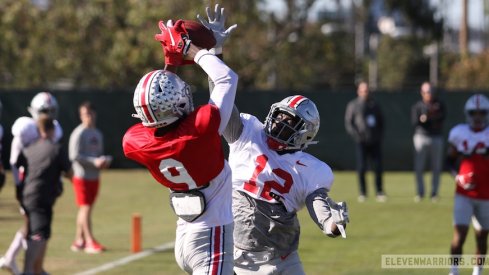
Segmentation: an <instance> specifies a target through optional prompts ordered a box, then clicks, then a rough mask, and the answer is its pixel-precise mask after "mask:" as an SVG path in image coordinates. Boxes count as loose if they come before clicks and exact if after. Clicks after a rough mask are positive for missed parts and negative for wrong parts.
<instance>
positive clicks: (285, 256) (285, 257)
mask: <svg viewBox="0 0 489 275" xmlns="http://www.w3.org/2000/svg"><path fill="white" fill-rule="evenodd" d="M289 255H290V253H288V254H287V255H284V256H280V259H282V261H283V260H285V259H287V257H289Z"/></svg>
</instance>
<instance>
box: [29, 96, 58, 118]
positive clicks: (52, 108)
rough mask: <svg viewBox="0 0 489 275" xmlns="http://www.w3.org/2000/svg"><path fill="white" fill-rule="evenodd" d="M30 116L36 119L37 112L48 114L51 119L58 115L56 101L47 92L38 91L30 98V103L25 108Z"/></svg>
mask: <svg viewBox="0 0 489 275" xmlns="http://www.w3.org/2000/svg"><path fill="white" fill-rule="evenodd" d="M27 110H28V111H29V113H30V114H31V116H32V118H34V119H35V120H37V118H38V117H39V114H41V113H44V114H48V115H49V116H50V117H51V118H52V119H56V117H57V116H58V101H56V98H55V97H54V96H53V95H52V94H50V93H48V92H40V93H38V94H37V95H35V96H34V97H33V98H32V100H31V105H30V106H29V107H28V108H27Z"/></svg>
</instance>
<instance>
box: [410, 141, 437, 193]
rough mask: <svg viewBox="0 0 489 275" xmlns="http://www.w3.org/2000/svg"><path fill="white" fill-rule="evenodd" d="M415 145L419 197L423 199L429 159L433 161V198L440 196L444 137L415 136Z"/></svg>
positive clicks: (415, 166) (415, 169) (415, 167)
mask: <svg viewBox="0 0 489 275" xmlns="http://www.w3.org/2000/svg"><path fill="white" fill-rule="evenodd" d="M413 143H414V172H415V175H416V187H417V195H418V196H420V197H423V196H424V195H425V189H424V170H425V166H426V160H427V159H428V157H429V158H430V161H431V167H430V168H431V173H432V174H431V196H437V195H438V187H439V185H440V173H441V169H442V165H443V155H444V154H443V136H427V135H422V134H415V135H414V136H413Z"/></svg>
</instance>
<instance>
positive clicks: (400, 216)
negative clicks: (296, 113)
mask: <svg viewBox="0 0 489 275" xmlns="http://www.w3.org/2000/svg"><path fill="white" fill-rule="evenodd" d="M335 176H336V179H335V184H334V185H333V190H332V192H331V196H332V197H333V198H334V199H335V200H337V201H339V200H346V201H347V202H348V204H349V208H350V217H351V223H350V224H349V226H348V228H347V233H348V238H347V239H341V238H337V239H331V238H328V237H326V236H324V235H322V233H321V231H320V230H319V229H318V228H317V227H316V225H315V224H314V223H313V222H312V221H311V220H310V218H309V215H308V213H307V210H306V209H303V210H302V211H301V212H300V215H299V216H300V220H301V225H302V235H301V242H300V249H299V253H300V256H301V259H302V262H303V264H304V267H305V270H306V273H307V274H318V275H319V274H349V275H353V274H448V270H444V269H382V268H381V255H383V254H448V252H449V245H450V240H451V237H452V226H451V223H452V218H451V216H452V204H453V189H454V188H453V184H454V183H453V181H452V180H451V178H450V177H449V175H448V174H444V175H443V177H442V183H441V188H440V195H441V199H440V201H439V202H438V203H431V202H430V201H422V202H420V203H414V202H413V196H414V182H413V181H414V176H413V173H411V172H392V173H386V174H385V176H384V181H385V189H386V192H387V195H388V201H387V202H386V203H378V202H376V201H375V200H374V199H373V198H372V197H369V199H368V200H367V201H366V202H364V203H358V202H357V200H356V198H357V195H358V191H357V181H356V175H355V173H353V172H336V173H335ZM428 179H429V178H428ZM8 180H9V181H8V182H7V184H6V186H5V188H4V189H3V190H2V192H1V193H0V254H3V253H4V252H3V251H5V250H6V249H7V247H8V245H9V244H10V241H11V239H12V237H13V235H14V233H15V231H16V230H17V229H18V228H19V226H20V225H21V223H22V219H21V217H20V215H19V214H18V207H17V203H16V201H15V200H14V196H13V184H12V182H11V177H8ZM369 180H370V182H369V191H371V193H372V191H373V182H372V178H370V177H369ZM427 187H428V190H429V186H427ZM167 197H168V191H167V189H166V188H163V187H162V186H160V185H159V184H157V183H155V182H154V181H153V180H152V178H151V177H150V176H149V174H148V173H147V172H146V171H145V170H109V171H106V172H104V173H103V174H102V187H101V191H100V194H99V199H98V201H97V204H96V207H95V212H94V216H93V224H94V225H93V226H94V232H95V236H96V237H97V239H98V240H99V241H100V242H101V243H102V244H103V245H105V246H107V248H108V251H107V252H105V253H102V254H99V255H87V254H84V253H80V252H78V253H74V252H71V251H70V249H69V246H70V244H71V242H72V241H73V237H74V230H75V215H76V206H75V204H74V196H73V191H72V187H71V184H70V183H69V182H68V181H65V191H64V194H63V196H62V197H61V198H60V199H59V200H58V202H57V204H56V206H55V216H54V223H53V236H52V238H51V240H50V242H49V247H48V254H47V257H46V262H45V268H46V270H47V271H48V272H50V273H51V274H53V275H58V274H59V275H62V274H76V273H78V272H82V271H86V270H89V269H92V268H95V267H98V266H101V265H103V264H105V263H108V262H112V261H115V260H117V259H120V258H123V257H126V256H129V255H131V253H130V247H131V241H130V234H131V217H132V215H133V213H140V214H141V215H142V224H143V248H144V249H150V248H152V247H155V246H158V245H160V244H163V243H167V242H172V241H173V240H174V237H175V232H174V231H175V222H176V217H175V216H174V214H173V212H172V210H171V208H170V206H169V204H168V198H167ZM469 234H470V236H469V237H468V238H467V243H466V245H465V247H464V248H465V249H464V252H465V253H467V254H472V253H473V252H474V238H473V233H472V231H471V232H470V233H469ZM22 254H23V253H22ZM22 258H23V257H20V258H19V259H18V264H19V266H21V265H22ZM461 271H462V273H461V274H470V272H471V270H470V269H463V270H461ZM0 274H7V272H6V271H0ZM100 274H114V275H115V274H172V275H175V274H184V273H183V272H182V271H181V270H180V269H179V268H178V266H177V265H176V263H175V260H174V256H173V251H172V250H170V251H168V252H159V253H155V254H153V255H151V256H148V257H145V258H142V259H140V260H137V261H134V262H131V263H129V264H127V265H124V266H119V267H116V268H114V269H111V270H109V271H105V272H102V273H100Z"/></svg>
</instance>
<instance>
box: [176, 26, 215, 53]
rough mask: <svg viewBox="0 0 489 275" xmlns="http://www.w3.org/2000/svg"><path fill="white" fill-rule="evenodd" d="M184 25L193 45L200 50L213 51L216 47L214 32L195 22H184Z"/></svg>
mask: <svg viewBox="0 0 489 275" xmlns="http://www.w3.org/2000/svg"><path fill="white" fill-rule="evenodd" d="M183 22H184V23H183V25H184V26H185V29H186V30H187V32H188V36H189V37H190V40H192V43H193V44H194V45H195V46H197V47H200V48H205V49H208V50H209V49H212V48H213V47H214V45H216V39H215V38H214V34H212V31H211V30H209V29H207V28H206V27H205V26H204V25H202V24H201V23H200V22H197V21H193V20H183Z"/></svg>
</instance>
